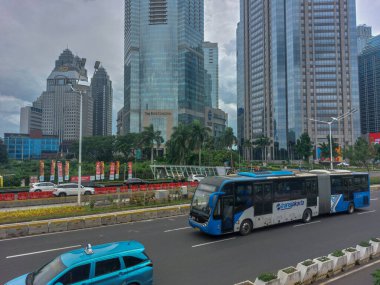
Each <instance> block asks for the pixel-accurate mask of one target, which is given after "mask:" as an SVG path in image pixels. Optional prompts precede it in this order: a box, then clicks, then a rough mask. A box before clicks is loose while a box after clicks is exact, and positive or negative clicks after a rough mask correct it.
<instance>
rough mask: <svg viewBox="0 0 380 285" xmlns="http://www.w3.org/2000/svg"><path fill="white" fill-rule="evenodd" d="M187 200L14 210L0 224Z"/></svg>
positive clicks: (5, 214) (176, 203)
mask: <svg viewBox="0 0 380 285" xmlns="http://www.w3.org/2000/svg"><path fill="white" fill-rule="evenodd" d="M189 202H190V201H189V200H175V201H170V202H168V201H165V202H156V203H155V204H154V205H151V204H147V205H145V206H137V205H128V206H121V207H119V206H117V205H114V204H113V205H110V206H105V207H95V208H94V207H92V205H91V204H90V205H88V206H82V207H79V206H62V207H46V208H38V209H28V210H16V211H6V212H3V213H2V214H1V215H0V224H9V223H20V222H31V221H41V220H48V219H59V218H69V217H77V216H86V215H95V214H104V213H112V212H117V211H127V210H136V209H144V208H150V207H164V206H172V205H181V204H187V203H189Z"/></svg>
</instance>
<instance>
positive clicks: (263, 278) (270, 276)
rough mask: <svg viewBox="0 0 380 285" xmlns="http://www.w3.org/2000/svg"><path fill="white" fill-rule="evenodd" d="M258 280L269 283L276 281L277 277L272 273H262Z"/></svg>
mask: <svg viewBox="0 0 380 285" xmlns="http://www.w3.org/2000/svg"><path fill="white" fill-rule="evenodd" d="M257 278H258V279H259V280H261V281H264V282H268V281H271V280H273V279H276V278H277V275H276V274H274V273H271V272H266V273H261V274H260V275H259V277H257Z"/></svg>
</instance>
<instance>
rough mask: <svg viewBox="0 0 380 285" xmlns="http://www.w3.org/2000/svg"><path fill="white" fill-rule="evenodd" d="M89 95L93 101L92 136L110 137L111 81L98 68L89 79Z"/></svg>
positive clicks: (101, 69)
mask: <svg viewBox="0 0 380 285" xmlns="http://www.w3.org/2000/svg"><path fill="white" fill-rule="evenodd" d="M91 95H92V99H93V100H94V111H93V123H94V126H93V135H94V136H110V135H112V81H111V80H110V78H109V76H108V74H107V71H106V70H105V69H104V68H103V67H102V66H100V67H99V68H96V69H95V73H94V76H93V77H92V79H91Z"/></svg>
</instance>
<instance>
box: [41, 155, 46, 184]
mask: <svg viewBox="0 0 380 285" xmlns="http://www.w3.org/2000/svg"><path fill="white" fill-rule="evenodd" d="M44 181H45V162H44V161H43V160H40V182H44Z"/></svg>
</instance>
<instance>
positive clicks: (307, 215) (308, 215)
mask: <svg viewBox="0 0 380 285" xmlns="http://www.w3.org/2000/svg"><path fill="white" fill-rule="evenodd" d="M311 218H312V214H311V210H310V209H306V210H305V211H304V212H303V215H302V222H304V223H310V221H311Z"/></svg>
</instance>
